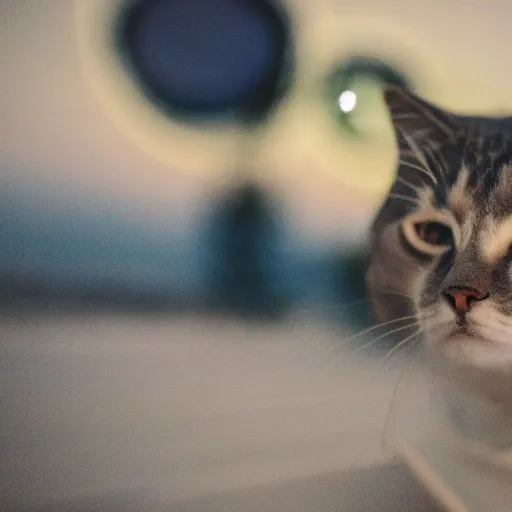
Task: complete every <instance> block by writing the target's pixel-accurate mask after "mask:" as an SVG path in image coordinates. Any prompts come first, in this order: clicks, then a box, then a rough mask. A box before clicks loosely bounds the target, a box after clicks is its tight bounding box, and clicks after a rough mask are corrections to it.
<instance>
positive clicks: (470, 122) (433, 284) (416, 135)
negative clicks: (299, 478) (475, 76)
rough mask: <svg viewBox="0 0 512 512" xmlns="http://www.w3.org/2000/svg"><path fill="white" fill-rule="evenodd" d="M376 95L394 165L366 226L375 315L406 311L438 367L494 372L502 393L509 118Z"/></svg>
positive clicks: (510, 205)
mask: <svg viewBox="0 0 512 512" xmlns="http://www.w3.org/2000/svg"><path fill="white" fill-rule="evenodd" d="M384 97H385V101H386V104H387V106H388V109H389V112H390V116H391V120H392V123H393V126H394V129H395V132H396V140H397V145H398V154H399V165H398V171H397V175H396V178H395V181H394V183H393V184H392V186H391V189H390V192H389V194H388V196H387V198H386V200H385V202H384V204H383V205H382V207H381V209H380V211H379V213H378V215H377V218H376V220H375V222H374V225H373V240H372V251H371V261H370V264H369V268H368V273H367V282H368V288H369V291H370V294H371V296H372V298H373V301H374V303H375V311H376V313H377V316H378V317H379V320H381V321H389V320H393V319H396V318H399V317H401V316H413V317H415V319H416V320H417V322H418V323H417V324H416V327H418V331H419V330H421V335H422V338H423V340H424V343H425V346H426V347H427V348H428V349H429V352H430V353H431V354H432V355H433V356H435V359H436V360H437V361H438V362H441V363H442V365H441V366H443V367H444V368H447V369H449V370H450V371H452V372H453V373H457V374H458V375H459V376H461V377H463V378H469V379H470V380H472V381H473V382H478V381H479V380H480V379H483V378H484V376H487V377H488V374H492V379H491V380H492V381H493V382H494V384H493V386H494V385H498V384H497V382H498V381H499V380H500V379H497V378H496V375H497V374H500V373H502V374H503V375H505V376H506V379H508V380H506V382H507V383H506V384H505V385H508V384H511V386H510V388H511V390H512V120H511V119H507V118H503V119H494V118H469V117H463V116H459V115H456V114H454V113H452V112H448V111H445V110H443V109H441V108H438V107H436V106H434V105H432V104H430V103H428V102H426V101H424V100H423V99H421V98H419V97H417V96H415V95H413V94H412V93H410V92H406V91H404V90H401V89H398V88H396V87H387V88H386V89H385V92H384ZM509 377H510V378H509ZM479 385H480V384H479ZM493 392H494V391H493ZM496 392H497V391H496ZM511 394H512V391H511Z"/></svg>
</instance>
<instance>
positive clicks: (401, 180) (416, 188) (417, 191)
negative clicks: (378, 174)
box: [396, 176, 420, 195]
mask: <svg viewBox="0 0 512 512" xmlns="http://www.w3.org/2000/svg"><path fill="white" fill-rule="evenodd" d="M396 181H398V182H399V183H402V184H404V185H405V186H406V187H409V188H410V189H411V190H412V191H413V192H415V193H416V194H418V195H419V193H420V191H419V189H418V187H416V186H415V185H413V184H412V183H410V182H409V181H407V180H404V179H403V178H401V177H400V176H398V177H397V178H396Z"/></svg>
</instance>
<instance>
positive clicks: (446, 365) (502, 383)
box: [425, 334, 512, 408]
mask: <svg viewBox="0 0 512 512" xmlns="http://www.w3.org/2000/svg"><path fill="white" fill-rule="evenodd" d="M425 341H426V346H427V348H428V350H427V352H428V353H429V355H430V357H429V360H430V363H431V365H432V368H433V370H434V372H435V373H437V374H439V375H442V377H443V378H444V379H445V380H447V381H451V382H452V383H454V384H457V385H459V386H461V387H462V388H463V389H464V390H465V391H473V392H474V393H475V394H478V395H480V396H482V397H484V398H487V399H490V400H492V401H493V402H500V403H502V404H507V406H510V407H511V408H512V343H510V344H504V343H499V342H495V341H492V340H488V339H485V338H481V337H478V336H471V335H466V334H452V335H448V336H445V337H443V338H441V339H436V340H432V339H430V340H429V339H428V337H427V339H426V340H425Z"/></svg>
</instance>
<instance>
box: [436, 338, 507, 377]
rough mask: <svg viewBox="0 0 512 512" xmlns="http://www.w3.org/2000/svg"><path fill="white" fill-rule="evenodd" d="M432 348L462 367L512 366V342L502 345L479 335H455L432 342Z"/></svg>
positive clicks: (490, 367)
mask: <svg viewBox="0 0 512 512" xmlns="http://www.w3.org/2000/svg"><path fill="white" fill-rule="evenodd" d="M429 345H430V348H431V350H433V351H438V352H439V353H440V355H441V356H442V357H443V359H447V361H448V362H451V363H452V364H455V365H457V366H461V367H473V368H475V369H478V368H480V369H486V368H489V369H492V368H499V367H503V366H506V367H507V368H508V367H510V366H511V365H512V342H511V343H510V344H508V343H501V342H496V341H493V340H490V339H486V338H483V337H481V336H477V335H470V334H461V333H454V334H450V335H447V336H444V337H442V338H439V339H436V340H430V342H429Z"/></svg>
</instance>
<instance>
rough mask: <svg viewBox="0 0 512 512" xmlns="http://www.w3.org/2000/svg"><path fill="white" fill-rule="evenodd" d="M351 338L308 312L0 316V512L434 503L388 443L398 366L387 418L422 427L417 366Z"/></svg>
mask: <svg viewBox="0 0 512 512" xmlns="http://www.w3.org/2000/svg"><path fill="white" fill-rule="evenodd" d="M301 316H302V317H301ZM346 337H347V336H343V334H342V333H340V331H339V329H338V328H334V327H332V326H329V324H328V323H326V322H320V321H318V320H315V319H314V318H313V317H307V316H303V315H298V316H297V317H295V318H288V319H287V320H285V321H282V322H279V323H274V324H272V325H267V324H262V325H258V326H256V325H252V324H247V323H243V322H241V321H235V320H227V319H222V318H220V317H213V316H210V317H207V316H204V315H203V316H197V315H192V314H189V315H179V316H164V315H149V314H148V315H133V316H129V315H127V314H119V313H116V314H113V313H110V314H109V313H104V314H101V313H86V312H81V313H57V312H51V313H50V312H46V313H44V312H39V313H35V312H21V311H18V312H13V311H11V312H4V313H3V314H2V318H1V322H0V340H1V344H0V365H1V369H0V389H1V393H2V394H1V408H2V419H1V432H0V439H1V440H2V459H3V463H2V470H1V471H2V472H1V481H0V496H1V498H0V499H1V501H2V503H1V507H0V508H1V509H2V510H3V511H13V512H14V511H16V512H22V511H25V510H27V511H28V510H29V511H34V510H48V511H50V510H51V511H61V510H62V511H64V510H66V511H68V510H69V511H73V512H77V511H82V510H83V511H92V510H94V511H103V510H105V511H117V510H122V511H123V512H125V511H131V510H137V511H143V510H144V511H146V510H148V511H158V510H173V511H178V510H183V511H199V510H204V511H206V510H208V511H217V510H218V511H220V510H223V511H226V510H233V511H235V510H236V511H237V512H239V511H242V510H254V511H257V510H258V511H259V510H261V511H264V510H265V511H268V510H279V511H286V510H290V511H291V510H294V511H302V510H304V511H306V510H316V511H318V512H320V511H321V510H332V511H334V510H336V511H337V512H343V511H347V512H348V511H349V510H350V511H355V510H358V511H359V510H361V511H363V510H372V511H377V510H378V511H379V512H381V511H384V510H392V511H396V510H400V511H403V512H405V511H411V512H412V511H414V512H420V511H422V510H425V511H426V510H432V507H431V505H428V501H427V499H426V497H425V496H424V494H423V493H422V491H421V490H420V489H419V488H418V487H417V486H416V485H415V484H414V483H413V482H412V478H411V477H410V476H409V475H408V473H407V472H406V470H405V469H404V468H402V467H400V466H396V465H392V464H391V462H390V460H389V457H388V456H387V455H386V454H384V453H383V452H382V449H381V438H382V435H383V431H384V427H385V423H386V417H387V415H388V412H389V411H390V404H391V402H392V396H393V393H394V387H395V384H396V382H397V380H398V379H399V378H400V375H401V374H402V373H403V370H404V368H405V370H406V372H405V378H402V382H403V384H401V385H400V386H399V391H398V392H397V395H396V399H395V400H394V405H392V416H394V417H395V418H399V419H398V420H397V423H398V424H400V429H402V428H405V429H406V430H407V431H415V430H418V429H419V427H420V426H421V425H424V424H425V423H428V421H426V417H427V416H426V414H427V409H428V407H427V406H428V404H429V403H430V400H429V397H428V396H426V395H427V393H426V389H425V387H424V385H423V384H422V383H419V381H417V379H415V380H416V381H417V382H416V385H414V386H412V385H411V383H410V380H411V379H410V377H411V375H415V374H416V371H417V368H416V366H417V365H416V363H415V361H414V360H411V359H409V360H407V358H405V359H397V360H393V361H392V362H390V364H389V365H387V366H386V368H385V369H384V370H382V369H381V370H379V364H378V363H377V359H378V358H377V357H375V353H373V355H372V352H371V351H370V353H369V355H368V354H367V355H364V353H363V355H361V353H360V354H359V355H358V357H357V358H355V357H352V356H351V355H350V354H351V352H350V351H349V350H348V349H342V348H340V340H342V339H343V338H346ZM381 356H382V354H380V355H379V360H380V357H381ZM404 364H406V365H407V368H406V367H404ZM402 377H403V375H402ZM404 389H407V391H406V392H405V393H404ZM400 390H401V391H400ZM418 404H423V405H418ZM395 409H396V410H397V411H398V413H397V412H396V411H395V412H393V410H395ZM400 411H401V414H400ZM404 411H407V412H406V414H404ZM390 430H391V431H395V428H394V427H393V428H391V429H390ZM393 433H396V432H393ZM383 507H389V508H383Z"/></svg>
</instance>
